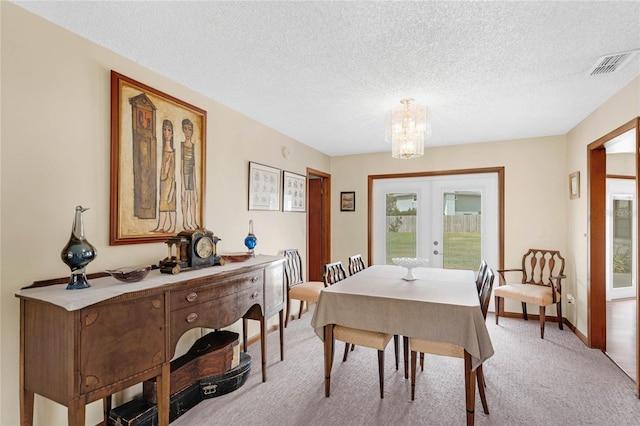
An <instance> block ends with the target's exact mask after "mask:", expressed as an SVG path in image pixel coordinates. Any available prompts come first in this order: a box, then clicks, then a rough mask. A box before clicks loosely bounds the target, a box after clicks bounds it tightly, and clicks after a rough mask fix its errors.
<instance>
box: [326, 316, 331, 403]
mask: <svg viewBox="0 0 640 426" xmlns="http://www.w3.org/2000/svg"><path fill="white" fill-rule="evenodd" d="M332 366H333V324H328V325H325V326H324V396H325V397H327V398H328V397H329V396H330V395H331V367H332Z"/></svg>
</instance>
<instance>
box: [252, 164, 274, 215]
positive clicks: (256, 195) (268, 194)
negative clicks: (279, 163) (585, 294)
mask: <svg viewBox="0 0 640 426" xmlns="http://www.w3.org/2000/svg"><path fill="white" fill-rule="evenodd" d="M249 210H276V211H279V210H280V169H276V168H275V167H269V166H265V165H264V164H258V163H254V162H251V161H250V162H249Z"/></svg>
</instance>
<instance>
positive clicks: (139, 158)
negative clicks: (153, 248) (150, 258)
mask: <svg viewBox="0 0 640 426" xmlns="http://www.w3.org/2000/svg"><path fill="white" fill-rule="evenodd" d="M206 126H207V112H206V111H204V110H202V109H200V108H198V107H195V106H193V105H190V104H188V103H186V102H184V101H181V100H179V99H176V98H175V97H173V96H171V95H168V94H166V93H163V92H161V91H159V90H156V89H153V88H151V87H149V86H147V85H145V84H142V83H140V82H138V81H135V80H133V79H131V78H129V77H125V76H124V75H122V74H119V73H117V72H115V71H111V193H110V225H109V244H111V245H118V244H136V243H153V242H162V241H166V240H167V239H168V238H169V237H171V236H174V235H176V234H177V233H178V232H181V231H183V230H192V229H196V228H202V227H204V223H203V221H204V194H205V164H206V162H205V158H206V156H205V154H206V145H207V138H206V135H207V129H206ZM165 131H166V135H167V137H166V138H165V137H164V136H163V135H165ZM188 133H190V134H188ZM169 136H171V137H169Z"/></svg>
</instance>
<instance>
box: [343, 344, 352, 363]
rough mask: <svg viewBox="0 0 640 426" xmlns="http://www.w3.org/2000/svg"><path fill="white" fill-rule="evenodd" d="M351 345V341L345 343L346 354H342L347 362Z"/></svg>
mask: <svg viewBox="0 0 640 426" xmlns="http://www.w3.org/2000/svg"><path fill="white" fill-rule="evenodd" d="M349 345H351V343H349V342H346V343H345V344H344V355H343V356H342V362H347V356H348V355H349Z"/></svg>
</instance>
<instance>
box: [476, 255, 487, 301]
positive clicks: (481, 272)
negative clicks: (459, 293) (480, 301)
mask: <svg viewBox="0 0 640 426" xmlns="http://www.w3.org/2000/svg"><path fill="white" fill-rule="evenodd" d="M487 267H488V265H487V262H486V261H485V260H484V259H482V262H480V268H478V274H477V275H476V288H477V289H478V294H480V290H482V285H483V284H484V279H485V277H486V275H487Z"/></svg>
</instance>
